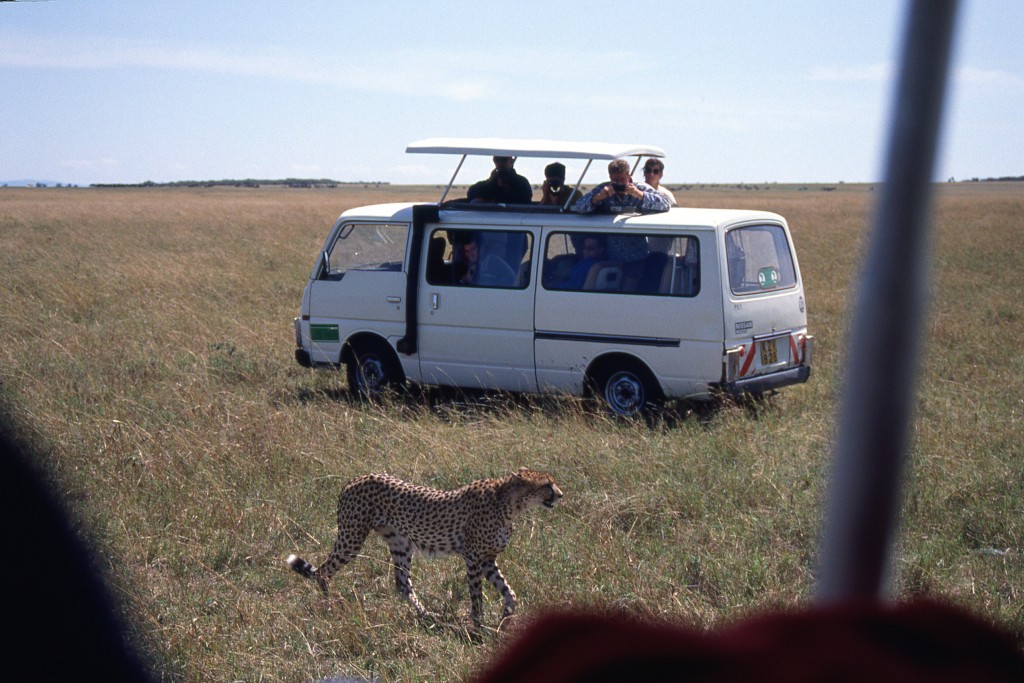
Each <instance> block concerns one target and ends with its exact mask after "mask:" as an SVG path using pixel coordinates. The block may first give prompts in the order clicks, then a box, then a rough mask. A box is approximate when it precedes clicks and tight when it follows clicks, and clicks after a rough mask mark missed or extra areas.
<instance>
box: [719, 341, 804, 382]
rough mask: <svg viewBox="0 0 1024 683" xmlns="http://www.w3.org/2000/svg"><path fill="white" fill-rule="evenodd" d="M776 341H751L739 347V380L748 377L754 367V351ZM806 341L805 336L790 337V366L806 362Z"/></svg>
mask: <svg viewBox="0 0 1024 683" xmlns="http://www.w3.org/2000/svg"><path fill="white" fill-rule="evenodd" d="M774 341H775V339H762V340H761V341H760V342H756V341H754V340H753V339H751V340H750V341H749V342H746V343H744V344H743V345H742V346H740V347H739V350H740V362H739V366H740V370H739V374H738V375H737V376H736V377H737V379H739V378H742V377H745V376H746V375H747V373H749V372H750V371H751V368H752V367H753V366H754V356H755V353H754V351H756V350H757V345H758V344H759V343H761V344H763V343H765V342H774ZM806 341H807V339H806V336H805V335H803V334H791V335H789V351H790V356H789V364H790V365H800V364H801V363H802V362H804V360H805V358H804V354H805V353H806V351H807V346H806Z"/></svg>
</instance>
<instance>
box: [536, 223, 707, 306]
mask: <svg viewBox="0 0 1024 683" xmlns="http://www.w3.org/2000/svg"><path fill="white" fill-rule="evenodd" d="M541 280H542V282H543V285H544V287H545V289H549V290H566V291H575V292H601V293H620V294H648V295H652V296H655V295H664V296H697V294H698V293H699V292H700V248H699V242H698V241H697V238H696V237H694V236H692V235H665V234H643V233H635V232H631V233H628V234H607V233H599V234H598V233H593V234H591V233H585V232H556V233H553V234H552V235H551V236H550V237H549V238H548V242H547V248H546V250H545V255H544V272H543V274H542V276H541Z"/></svg>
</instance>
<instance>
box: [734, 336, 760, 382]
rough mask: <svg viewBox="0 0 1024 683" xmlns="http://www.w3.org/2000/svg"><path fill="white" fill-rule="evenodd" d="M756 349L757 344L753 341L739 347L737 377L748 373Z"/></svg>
mask: <svg viewBox="0 0 1024 683" xmlns="http://www.w3.org/2000/svg"><path fill="white" fill-rule="evenodd" d="M756 349H757V343H755V342H754V341H753V340H751V342H750V343H749V344H744V345H743V346H741V347H740V374H739V375H738V377H743V376H744V375H746V374H747V373H748V372H750V366H751V365H753V364H754V351H755V350H756Z"/></svg>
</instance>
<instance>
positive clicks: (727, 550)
mask: <svg viewBox="0 0 1024 683" xmlns="http://www.w3.org/2000/svg"><path fill="white" fill-rule="evenodd" d="M435 194H436V191H435V189H434V188H398V187H393V188H380V189H369V188H368V189H362V188H342V189H337V190H294V189H280V188H275V189H260V190H251V189H245V190H243V189H209V190H196V189H191V190H187V189H136V190H96V189H48V190H37V189H31V190H22V189H3V190H0V341H2V343H0V381H2V384H3V391H4V394H5V398H6V399H7V401H8V404H7V405H8V406H9V407H8V410H7V412H8V414H6V415H5V416H4V417H5V418H6V419H8V420H10V421H13V423H14V424H15V425H16V427H17V429H18V430H19V431H20V432H21V433H22V434H23V435H26V436H27V437H29V438H31V439H32V441H33V442H34V444H35V445H36V447H37V449H38V451H39V452H40V453H41V458H42V461H43V462H42V465H43V466H44V467H45V470H46V472H47V474H48V477H49V478H50V480H51V482H52V484H53V485H54V487H55V488H56V490H57V491H59V494H60V496H61V497H62V498H63V500H64V501H65V502H66V504H67V505H68V507H69V509H71V510H72V512H73V515H74V521H75V524H76V526H77V528H78V529H79V530H80V531H81V533H82V534H83V535H85V536H86V537H87V538H88V539H89V540H90V541H91V542H92V543H93V545H94V548H95V550H96V553H97V556H98V558H99V560H100V564H101V566H102V567H103V569H104V570H105V571H106V572H107V574H108V579H109V581H110V582H111V584H112V586H113V587H114V589H115V594H116V595H117V596H118V597H119V598H120V599H121V600H122V602H123V605H124V612H125V615H126V617H127V618H128V619H129V621H130V623H131V625H132V629H133V635H134V636H135V639H136V640H137V641H138V642H139V643H140V644H141V647H142V648H143V649H144V651H145V652H146V654H147V656H148V657H149V658H150V660H151V661H152V663H153V667H154V670H156V671H157V672H159V674H160V675H161V677H162V678H165V679H168V680H210V679H212V680H236V679H244V680H277V679H288V680H298V679H315V678H322V677H326V676H330V675H351V676H362V677H375V678H378V679H380V680H409V679H432V680H458V679H461V678H465V677H467V676H469V675H471V674H472V672H473V671H475V670H476V669H477V668H478V667H479V666H480V665H481V664H482V663H483V662H484V661H486V660H487V658H488V657H489V656H490V655H491V654H492V653H493V651H494V648H495V647H496V646H497V644H499V643H500V642H501V641H502V640H503V636H501V635H498V634H495V633H490V634H487V635H485V636H484V637H483V639H482V642H481V640H480V639H478V638H474V637H471V636H470V634H469V632H468V630H467V625H468V597H467V591H466V588H465V579H464V571H463V569H462V567H461V566H460V564H459V561H458V560H457V559H447V560H436V561H433V562H428V561H425V560H423V559H417V560H416V561H415V563H414V565H413V572H414V574H413V580H414V582H415V584H416V586H417V592H418V593H419V594H420V596H421V598H422V599H423V601H424V602H425V603H426V605H427V606H428V608H429V609H431V610H432V611H433V612H435V613H436V615H437V616H436V617H435V618H433V619H431V620H429V621H427V622H420V621H418V620H417V619H415V617H414V616H413V614H412V612H411V610H410V609H409V608H408V606H406V605H405V604H403V603H401V602H400V601H399V599H398V597H397V596H396V595H395V594H394V590H393V587H392V584H393V580H392V578H391V574H390V572H389V570H388V566H387V561H388V555H387V551H386V548H385V546H384V545H383V544H382V543H380V542H377V541H375V540H373V539H371V540H370V541H369V542H368V543H367V545H366V547H365V548H364V550H363V555H364V557H361V558H360V559H359V560H357V561H356V562H355V563H353V564H352V565H350V566H349V567H346V568H345V569H344V570H343V571H342V572H340V573H339V574H338V575H337V576H336V578H335V581H334V585H333V593H332V596H331V597H330V598H328V599H324V598H321V597H320V596H319V595H318V594H316V592H315V591H314V590H313V589H312V588H311V586H310V585H309V584H308V582H303V581H301V580H300V579H299V578H298V577H296V576H294V575H293V574H291V573H290V572H289V571H288V570H287V567H286V566H285V565H284V562H283V559H284V557H286V556H287V555H288V554H289V553H290V552H295V551H298V552H300V553H301V554H303V555H304V556H305V557H307V558H308V559H312V560H314V561H315V560H319V559H321V558H322V557H323V556H324V554H325V553H326V552H327V551H328V550H329V546H330V542H331V540H332V533H333V528H332V527H333V520H332V518H333V516H334V501H335V497H336V496H337V493H338V490H339V489H340V487H341V485H342V484H343V483H344V482H345V481H347V480H348V479H349V478H351V477H353V476H355V475H358V474H362V473H365V472H368V471H371V470H387V471H389V472H391V473H393V474H396V475H398V476H401V477H403V478H406V479H409V480H412V481H416V482H420V483H424V484H430V485H434V486H439V487H448V486H455V485H458V484H461V483H464V482H466V481H469V480H471V479H476V478H480V477H484V476H495V475H501V474H504V473H506V472H508V471H511V470H513V469H515V468H517V467H519V466H521V465H528V466H531V467H535V468H539V469H544V470H547V471H550V472H552V473H553V474H554V475H555V477H556V478H557V480H558V481H559V484H560V486H561V487H562V488H563V490H564V491H565V493H566V498H565V501H564V505H563V506H562V507H561V508H560V509H556V510H554V511H551V512H547V511H538V512H536V513H531V514H530V515H528V516H527V517H526V518H524V519H523V521H522V524H521V525H520V528H519V529H518V531H517V533H516V535H515V536H514V537H513V541H512V545H511V547H510V549H509V550H508V551H507V552H506V553H505V554H504V555H502V556H501V558H499V563H500V564H501V565H502V567H503V570H504V573H505V575H506V576H507V577H508V579H509V582H510V583H511V585H512V586H513V587H514V588H515V590H516V592H517V594H518V595H519V598H520V601H521V613H522V618H523V620H525V621H528V620H529V619H530V617H531V616H534V615H537V614H538V613H539V612H541V611H542V610H545V609H552V608H559V607H586V608H591V609H598V610H617V611H624V612H627V613H630V614H633V615H637V616H641V617H650V618H666V619H672V620H676V621H681V622H684V623H688V624H691V625H693V626H694V627H696V628H710V627H715V626H717V625H720V624H723V623H726V622H729V621H732V620H735V619H737V618H740V617H742V616H744V615H747V614H751V613H754V612H758V611H761V610H765V609H771V608H778V607H782V608H790V607H796V606H800V605H804V604H806V603H807V601H808V600H809V598H810V595H811V592H812V588H813V582H814V576H813V572H814V568H815V565H816V562H815V553H816V548H817V534H818V528H819V525H820V521H821V520H820V516H821V503H822V495H823V491H824V480H825V478H826V476H827V468H828V457H829V452H830V447H831V441H832V436H833V424H834V413H835V408H836V395H837V393H838V388H839V386H840V383H841V381H842V376H843V372H844V367H843V355H844V349H845V346H846V344H848V343H850V342H851V341H852V342H853V343H855V342H856V338H857V331H856V330H851V329H849V321H848V317H847V313H848V309H849V306H848V301H849V293H850V288H851V287H852V286H855V285H856V282H857V278H858V277H859V274H858V273H859V270H858V267H857V263H858V257H859V254H860V253H861V250H862V246H863V238H864V234H865V225H866V224H867V222H868V217H869V215H870V211H871V207H872V200H873V199H874V193H873V192H872V191H871V188H869V187H866V186H845V187H840V188H838V189H837V190H836V191H833V192H822V191H821V190H820V189H816V188H813V187H812V188H810V189H808V190H806V191H802V190H800V189H799V188H784V187H777V186H767V187H763V188H761V189H758V190H756V191H751V190H746V191H744V190H739V189H729V188H703V189H694V190H682V191H679V192H677V193H676V196H677V198H678V199H679V200H680V202H681V203H684V204H689V205H705V206H732V207H756V208H765V209H769V210H774V211H778V212H779V213H781V214H783V215H785V216H786V217H787V218H788V219H789V221H790V224H791V227H792V229H793V232H794V236H795V240H796V243H797V247H798V250H799V257H800V264H801V268H802V270H803V274H804V279H805V286H806V289H807V299H808V305H809V314H810V326H811V328H812V331H813V332H814V334H815V335H816V337H817V340H818V343H817V347H816V365H815V371H814V376H813V377H812V379H811V381H810V383H808V384H807V385H804V386H800V387H791V388H789V389H786V390H784V391H783V392H781V393H780V394H779V395H778V396H777V397H775V398H774V399H773V400H772V401H771V402H769V403H767V404H763V405H755V406H749V407H742V406H735V405H725V406H720V407H717V408H715V409H713V410H697V411H690V410H689V408H688V407H685V406H684V407H681V408H678V409H676V410H674V411H670V412H669V413H667V414H666V415H664V416H662V417H661V418H659V419H656V420H654V421H653V422H652V423H651V424H646V423H633V422H616V421H613V420H610V419H608V418H606V417H604V416H603V415H602V414H600V413H597V412H594V411H593V410H591V409H590V407H589V406H586V405H583V404H581V403H580V402H578V401H575V400H570V399H557V398H543V399H528V398H523V397H508V396H495V395H489V394H474V395H471V396H462V395H459V394H456V393H454V392H443V391H426V392H419V393H415V394H414V395H412V396H410V397H397V398H394V399H391V400H388V401H385V402H384V403H383V404H380V405H364V404H360V403H358V402H354V401H352V400H351V398H350V397H349V395H348V392H347V389H346V387H345V384H344V379H343V377H342V376H341V375H340V374H335V373H317V372H312V371H307V370H303V369H301V368H299V367H298V366H297V365H295V363H294V361H293V359H292V344H293V342H292V330H291V318H292V317H293V316H294V314H295V311H296V309H297V306H298V300H299V295H300V293H301V289H302V286H303V284H304V283H305V280H306V278H307V277H308V273H309V270H310V268H311V266H312V263H313V260H314V259H315V257H316V254H317V252H318V250H319V248H320V247H321V245H322V242H323V239H324V235H325V231H326V229H327V227H328V226H329V225H330V224H331V223H332V222H333V220H334V219H335V218H336V216H337V214H338V213H339V212H340V211H342V210H343V209H345V208H348V207H350V206H355V205H359V204H365V203H369V202H377V201H393V200H396V199H407V198H411V199H428V200H429V199H434V198H435ZM1022 204H1024V188H1021V187H1020V186H1019V185H1014V184H1010V185H995V184H971V185H953V186H943V187H941V188H939V192H938V204H937V214H936V215H937V229H936V242H935V263H936V271H935V277H934V282H935V290H934V291H935V293H934V301H933V306H932V315H931V317H930V318H929V323H928V329H927V333H926V343H927V346H926V349H925V352H924V354H923V355H922V358H921V359H919V361H920V366H921V369H922V372H921V384H920V389H919V392H918V396H919V399H918V407H917V412H916V420H915V423H914V443H913V454H912V464H911V469H910V472H909V473H908V481H907V487H906V503H905V505H904V515H903V518H902V524H903V526H902V533H901V536H900V543H899V548H898V553H897V563H896V564H897V570H898V576H897V579H896V587H895V590H896V592H897V594H898V595H899V596H900V597H903V598H911V597H917V596H933V597H934V596H939V597H942V598H945V599H950V600H953V601H955V602H957V603H959V604H962V605H964V606H966V607H968V608H970V609H973V610H975V611H976V612H978V613H980V614H981V615H983V616H985V617H986V618H988V619H991V620H993V621H994V622H997V623H999V624H1001V625H1003V626H1005V627H1007V628H1009V629H1011V630H1012V631H1014V632H1016V633H1017V634H1021V635H1024V610H1022V607H1021V600H1020V597H1021V596H1020V591H1021V585H1022V577H1024V571H1022V561H1024V558H1022V555H1021V552H1022V548H1024V542H1022V519H1021V500H1024V490H1022V489H1024V484H1022V482H1024V476H1022V474H1024V472H1022V467H1024V452H1022V446H1021V439H1020V435H1021V434H1022V432H1024V430H1022V415H1024V405H1022V392H1021V389H1020V386H1021V384H1020V377H1021V376H1022V374H1024V373H1022V371H1024V367H1022V364H1024V363H1022V360H1021V354H1020V353H1017V352H1016V351H1015V349H1014V347H1015V342H1016V340H1017V339H1019V338H1020V336H1021V334H1020V333H1021V332H1024V324H1022V320H1024V305H1022V303H1021V300H1020V298H1019V289H1020V288H1019V281H1018V278H1019V275H1018V273H1020V272H1022V271H1024V253H1022V249H1024V247H1022V244H1024V240H1021V234H1020V222H1019V216H1020V215H1021V209H1022ZM487 590H488V591H489V589H487ZM486 595H487V598H488V601H489V602H488V612H487V615H488V619H487V620H485V621H487V622H488V623H490V624H491V625H492V626H493V625H496V623H497V618H498V615H499V613H500V607H499V605H498V601H497V597H496V596H495V595H494V594H493V592H487V593H486Z"/></svg>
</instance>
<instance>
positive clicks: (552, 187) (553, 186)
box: [548, 180, 562, 194]
mask: <svg viewBox="0 0 1024 683" xmlns="http://www.w3.org/2000/svg"><path fill="white" fill-rule="evenodd" d="M548 190H549V191H550V192H551V194H558V193H559V192H561V191H562V183H556V182H554V181H552V180H549V181H548Z"/></svg>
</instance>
